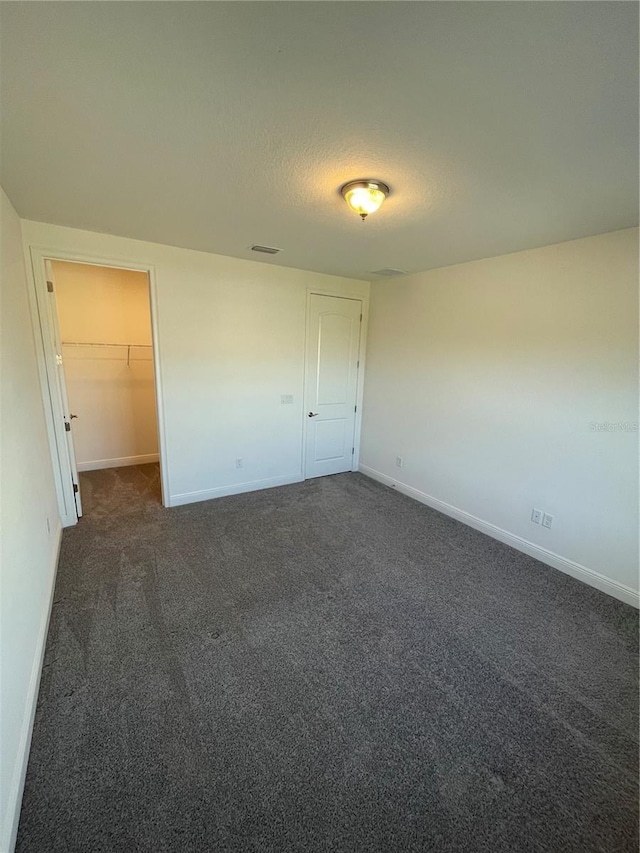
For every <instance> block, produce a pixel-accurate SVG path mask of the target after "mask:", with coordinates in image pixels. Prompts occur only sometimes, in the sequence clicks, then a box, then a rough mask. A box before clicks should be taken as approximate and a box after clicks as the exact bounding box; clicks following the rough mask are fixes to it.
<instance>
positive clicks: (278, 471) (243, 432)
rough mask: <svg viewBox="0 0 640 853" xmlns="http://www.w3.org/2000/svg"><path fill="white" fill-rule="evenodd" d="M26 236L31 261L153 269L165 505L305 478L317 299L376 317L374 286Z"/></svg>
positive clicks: (99, 241) (81, 238)
mask: <svg viewBox="0 0 640 853" xmlns="http://www.w3.org/2000/svg"><path fill="white" fill-rule="evenodd" d="M23 234H24V241H25V248H26V249H27V251H28V248H29V246H36V247H40V248H46V250H47V251H48V252H50V253H51V254H52V255H53V256H55V253H56V251H57V252H63V253H65V252H66V253H77V254H80V255H83V256H84V260H87V259H93V260H98V261H101V262H104V263H107V264H108V263H109V262H110V261H111V262H112V263H114V262H118V261H120V262H123V263H126V262H129V263H137V264H139V265H144V264H150V265H152V266H153V268H154V274H153V278H154V279H155V286H156V293H157V297H156V298H157V306H153V305H152V311H153V310H156V308H157V311H156V323H157V329H158V339H157V345H158V346H157V349H158V354H159V358H160V384H161V389H162V398H161V400H160V412H159V415H160V419H161V422H162V421H163V423H164V431H165V444H166V460H163V462H165V463H166V464H164V466H163V467H164V475H165V477H166V481H165V486H166V487H167V488H166V491H165V502H168V503H170V504H172V505H176V504H180V503H185V502H188V501H192V500H200V499H206V498H210V497H215V496H218V495H222V494H231V493H234V492H239V491H246V490H249V489H252V488H261V487H266V486H271V485H278V484H283V483H289V482H294V481H296V480H300V479H302V443H303V423H304V419H303V409H302V404H303V398H302V394H303V378H304V340H305V322H306V299H307V291H308V290H309V289H318V290H321V291H329V292H332V293H336V294H343V295H347V294H348V295H352V296H359V297H363V298H364V301H365V311H366V303H367V297H368V293H369V285H368V283H367V282H359V281H355V280H352V279H343V278H337V277H334V276H328V275H322V274H319V273H311V272H305V271H302V270H295V269H289V268H286V267H279V266H277V265H275V264H271V263H259V262H255V261H247V260H239V259H236V258H228V257H224V256H221V255H211V254H206V253H204V252H195V251H191V250H187V249H179V248H175V247H171V246H162V245H159V244H155V243H143V242H140V241H137V240H129V239H126V238H121V237H112V236H109V235H106V234H97V233H94V232H89V231H79V230H76V229H72V228H64V227H59V226H54V225H47V224H43V223H36V222H23ZM282 394H292V395H293V397H294V403H293V405H282V404H281V399H280V398H281V395H282ZM237 458H242V459H243V464H244V467H243V468H241V469H238V468H236V462H235V460H236V459H237ZM167 498H168V500H167Z"/></svg>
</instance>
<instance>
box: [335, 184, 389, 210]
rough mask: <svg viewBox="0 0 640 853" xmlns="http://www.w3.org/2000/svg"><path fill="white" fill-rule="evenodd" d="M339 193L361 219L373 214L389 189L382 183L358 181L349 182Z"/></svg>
mask: <svg viewBox="0 0 640 853" xmlns="http://www.w3.org/2000/svg"><path fill="white" fill-rule="evenodd" d="M340 192H341V193H342V197H343V198H344V200H345V201H346V202H347V204H348V205H349V207H350V208H351V210H353V212H354V213H357V214H358V215H359V216H361V217H362V219H363V220H364V219H366V218H367V216H368V215H369V214H370V213H375V212H376V210H377V209H378V208H379V207H380V205H381V204H382V202H383V201H384V200H385V198H386V197H387V196H388V195H389V192H390V190H389V187H388V186H387V185H386V184H383V183H382V181H370V180H366V179H364V180H359V181H349V183H348V184H345V185H344V186H343V187H342V188H341V190H340Z"/></svg>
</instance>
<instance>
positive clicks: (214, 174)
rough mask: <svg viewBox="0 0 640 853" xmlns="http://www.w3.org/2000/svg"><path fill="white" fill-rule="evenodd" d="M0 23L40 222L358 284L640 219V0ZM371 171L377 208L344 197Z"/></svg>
mask: <svg viewBox="0 0 640 853" xmlns="http://www.w3.org/2000/svg"><path fill="white" fill-rule="evenodd" d="M0 16H1V24H2V54H1V57H2V131H3V134H2V141H3V148H2V154H3V156H2V175H1V179H2V183H3V186H4V188H5V190H6V191H7V193H8V195H9V197H10V198H11V199H12V201H13V203H14V205H15V206H16V208H17V210H18V213H19V214H20V215H21V216H22V217H24V218H27V219H36V220H42V221H46V222H53V223H57V224H61V225H70V226H74V227H78V228H86V229H89V230H94V231H103V232H107V233H111V234H119V235H124V236H128V237H134V238H138V239H142V240H151V241H155V242H160V243H168V244H171V245H175V246H184V247H189V248H193V249H202V250H205V251H210V252H218V253H221V254H225V255H233V256H236V257H246V258H249V257H250V258H252V259H253V260H260V261H263V262H264V263H277V264H284V265H287V266H293V267H300V268H303V269H311V270H319V271H322V272H328V273H335V274H340V275H346V276H352V277H357V278H371V276H370V275H369V273H370V271H372V270H377V269H380V268H382V267H399V268H401V269H405V270H408V271H417V270H423V269H429V268H433V267H438V266H444V265H447V264H452V263H457V262H461V261H466V260H470V259H473V258H480V257H487V256H491V255H497V254H502V253H506V252H514V251H518V250H520V249H526V248H532V247H535V246H541V245H545V244H549V243H554V242H558V241H562V240H569V239H573V238H577V237H583V236H586V235H589V234H595V233H599V232H604V231H611V230H615V229H619V228H625V227H628V226H631V225H634V224H636V223H637V218H638V197H637V188H638V151H637V146H638V58H637V57H638V6H637V4H636V3H625V2H619V3H618V2H603V3H600V2H573V3H569V2H566V3H562V2H557V3H545V2H542V3H517V2H506V3H505V2H496V3H493V2H487V3H481V2H476V3H466V2H463V3H457V2H447V3H442V2H440V3H438V2H409V3H402V2H384V3H378V2H373V3H368V2H358V3H325V2H320V3H316V2H307V3H281V2H275V3H271V2H258V3H248V2H246V3H198V2H193V3H182V2H177V3H171V2H169V3H139V2H134V3H129V2H117V3H108V2H107V3H100V2H92V3H66V2H55V3H50V2H43V3H41V2H28V3H24V2H16V3H12V2H3V3H0ZM360 177H375V178H380V179H382V180H383V181H386V182H387V183H389V184H390V186H391V188H392V195H391V196H390V197H389V199H388V200H387V202H386V203H385V205H384V206H383V207H382V209H381V210H380V212H379V213H377V214H376V215H375V216H371V217H370V218H369V220H368V221H367V222H364V223H363V222H362V221H360V219H359V218H358V217H357V216H356V215H355V214H353V213H352V212H350V211H349V209H348V208H347V206H346V205H345V203H344V202H343V201H342V199H341V198H340V196H339V193H338V191H339V187H340V185H341V184H342V183H343V182H345V181H347V180H349V179H354V178H360ZM252 243H261V244H266V245H273V246H279V247H281V248H282V249H283V250H284V251H283V252H282V253H281V254H280V255H278V256H277V257H275V258H268V257H266V256H264V255H256V254H253V253H252V252H250V251H249V246H250V245H251V244H252Z"/></svg>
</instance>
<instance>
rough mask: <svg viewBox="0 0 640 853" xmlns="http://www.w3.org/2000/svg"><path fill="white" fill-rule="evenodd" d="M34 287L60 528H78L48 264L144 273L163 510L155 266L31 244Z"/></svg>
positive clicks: (162, 431)
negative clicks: (66, 449) (59, 387)
mask: <svg viewBox="0 0 640 853" xmlns="http://www.w3.org/2000/svg"><path fill="white" fill-rule="evenodd" d="M29 254H30V258H31V273H32V286H31V287H30V288H29V307H30V310H31V320H32V325H33V330H34V339H35V344H36V358H37V362H38V374H39V377H40V387H41V391H42V401H43V404H44V414H45V423H46V427H47V436H48V439H49V448H50V452H51V462H52V466H53V476H54V482H55V487H56V495H57V497H58V507H59V511H60V518H61V521H62V525H63V527H71V526H72V525H74V524H77V522H78V518H77V515H76V512H75V501H74V498H73V485H72V482H71V476H70V468H69V458H68V455H65V453H64V452H63V448H64V447H66V446H67V443H66V435H65V427H64V418H63V413H62V411H61V409H60V405H59V394H58V393H57V389H56V388H55V385H54V383H55V382H56V381H57V379H56V376H57V375H58V374H57V370H56V352H55V345H54V336H53V330H52V328H51V320H50V318H49V314H48V303H47V297H48V293H47V275H46V263H45V262H46V261H48V260H49V261H71V262H72V263H73V262H75V263H80V264H89V265H91V266H99V267H113V268H116V269H125V270H134V271H136V272H146V273H147V277H148V281H149V307H150V310H151V339H152V343H153V368H154V383H155V393H156V411H157V418H158V446H159V456H160V482H161V488H162V504H163V506H167V501H168V497H169V494H170V492H169V481H168V469H167V454H166V440H165V435H166V432H165V421H164V406H163V402H162V401H163V396H162V373H161V364H160V353H159V347H158V308H157V286H156V274H155V269H154V267H153V265H151V264H139V263H136V262H129V261H123V260H122V258H119V259H115V260H114V259H112V258H98V257H95V256H87V255H82V254H80V253H75V252H65V251H61V250H60V249H47V248H46V247H37V246H30V247H29Z"/></svg>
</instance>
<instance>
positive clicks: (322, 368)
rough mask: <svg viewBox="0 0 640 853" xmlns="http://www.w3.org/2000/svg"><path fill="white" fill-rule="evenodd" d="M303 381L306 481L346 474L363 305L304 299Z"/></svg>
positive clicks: (350, 454)
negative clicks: (328, 475) (304, 345)
mask: <svg viewBox="0 0 640 853" xmlns="http://www.w3.org/2000/svg"><path fill="white" fill-rule="evenodd" d="M308 310H309V317H308V326H307V328H308V338H307V353H306V376H305V423H306V425H307V427H306V459H305V478H306V479H309V478H311V477H323V476H326V475H327V474H339V473H340V472H342V471H351V469H352V465H353V452H354V450H353V448H354V431H355V423H356V393H357V385H358V352H359V348H360V324H361V322H362V302H361V301H360V300H359V299H343V298H341V297H338V296H320V295H319V294H316V293H313V294H311V296H310V298H309V309H308Z"/></svg>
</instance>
